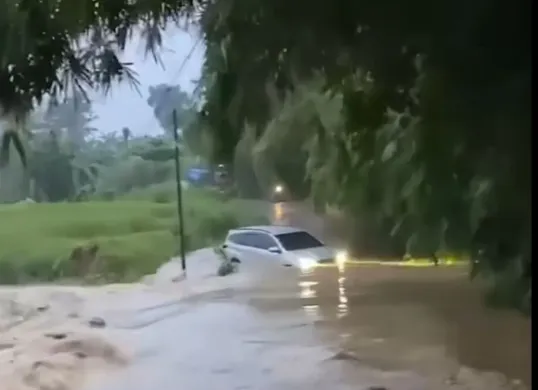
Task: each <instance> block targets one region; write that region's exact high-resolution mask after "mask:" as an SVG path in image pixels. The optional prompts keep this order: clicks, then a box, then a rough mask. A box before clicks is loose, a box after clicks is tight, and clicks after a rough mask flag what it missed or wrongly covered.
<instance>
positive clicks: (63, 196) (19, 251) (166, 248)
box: [0, 101, 267, 284]
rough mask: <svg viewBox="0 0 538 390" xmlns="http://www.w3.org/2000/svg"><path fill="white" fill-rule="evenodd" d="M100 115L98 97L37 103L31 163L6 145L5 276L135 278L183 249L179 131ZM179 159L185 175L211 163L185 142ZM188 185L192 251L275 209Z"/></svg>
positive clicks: (9, 280)
mask: <svg viewBox="0 0 538 390" xmlns="http://www.w3.org/2000/svg"><path fill="white" fill-rule="evenodd" d="M81 103H83V102H81ZM66 106H67V107H66ZM92 118H94V114H93V112H92V108H91V104H79V105H78V106H77V107H76V108H75V104H74V102H72V101H68V102H66V103H65V104H63V105H59V106H57V107H55V108H52V110H51V111H46V112H44V113H41V115H39V114H38V113H36V114H34V116H33V118H32V120H31V121H28V122H27V126H28V128H27V130H26V133H25V138H24V151H25V154H26V166H24V165H23V164H22V162H21V160H20V158H19V155H18V154H17V153H15V152H16V149H15V147H14V145H11V147H10V149H9V150H8V152H10V153H9V156H8V157H9V158H8V159H7V160H5V164H4V165H3V167H2V168H1V169H0V284H13V283H33V282H51V281H58V280H61V281H69V280H71V281H79V282H80V281H85V282H91V283H100V282H106V281H133V280H137V279H138V278H140V277H141V276H143V275H146V274H149V273H153V272H155V270H156V269H157V268H158V266H159V265H160V264H162V263H163V262H166V261H168V260H169V259H170V258H171V257H172V256H175V255H177V254H179V249H180V248H179V239H178V233H179V225H178V216H177V201H176V200H177V195H176V191H177V190H176V182H175V180H174V172H175V171H174V161H173V144H172V142H171V139H172V137H171V136H170V134H166V133H165V134H159V135H156V136H138V137H137V136H132V135H131V133H130V130H129V129H125V128H124V129H120V130H119V131H117V132H112V133H108V134H102V133H100V132H98V131H97V129H94V128H91V127H90V123H91V119H92ZM73 123H76V124H78V125H79V126H78V127H76V126H73ZM62 128H64V130H58V129H62ZM181 163H182V165H183V172H182V174H183V177H185V172H186V171H187V170H188V169H189V168H191V167H193V166H199V165H200V164H201V165H204V164H203V161H200V158H197V157H196V156H194V155H193V154H192V152H191V151H190V149H189V148H188V145H187V144H186V143H183V148H182V151H181ZM182 187H183V195H184V197H183V208H184V221H185V236H186V237H185V244H186V248H185V249H186V251H191V250H195V249H199V248H202V247H205V246H210V245H212V244H214V243H215V241H217V240H219V239H222V238H223V235H224V234H226V232H227V230H228V229H230V228H233V227H237V226H238V225H240V224H249V223H263V222H265V221H266V219H267V218H266V215H265V214H264V213H266V211H265V210H262V209H259V208H258V207H256V205H255V203H252V202H250V201H248V200H240V199H230V200H226V199H223V198H222V197H221V196H220V195H219V194H218V192H217V191H215V190H214V189H212V188H211V187H210V186H205V187H201V188H195V187H192V186H189V184H188V183H187V182H186V181H183V182H182Z"/></svg>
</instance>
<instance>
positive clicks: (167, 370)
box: [90, 205, 530, 390]
mask: <svg viewBox="0 0 538 390" xmlns="http://www.w3.org/2000/svg"><path fill="white" fill-rule="evenodd" d="M273 211H274V213H275V214H274V215H275V216H276V217H277V219H278V221H276V222H279V223H291V224H295V225H299V226H306V225H308V226H309V230H311V231H312V232H313V233H314V234H317V235H323V234H324V233H326V232H324V226H323V223H322V221H320V220H319V219H317V218H316V217H315V216H314V215H312V214H309V213H308V210H306V209H303V208H302V206H300V205H298V206H297V205H291V206H290V205H280V206H275V208H274V209H273ZM210 257H211V256H210V254H209V255H208V253H207V252H205V253H204V252H203V251H202V252H200V253H198V254H194V257H192V258H190V259H189V270H190V273H189V278H188V280H187V281H183V282H181V283H177V284H175V285H171V286H169V287H168V288H165V289H164V290H163V291H162V292H163V293H164V294H163V295H162V297H161V298H159V299H157V298H155V299H154V300H148V301H147V302H144V305H143V306H144V307H145V308H142V302H140V305H141V306H140V307H139V309H138V310H135V311H131V312H130V314H125V313H124V314H122V315H116V316H115V318H109V319H108V320H109V324H110V325H111V326H112V327H117V328H123V329H125V330H126V332H128V336H127V338H130V339H131V340H132V341H131V343H130V344H131V345H132V348H133V352H134V355H135V358H134V360H133V363H132V365H131V366H130V367H129V368H127V372H125V371H122V372H118V373H117V376H116V377H115V378H111V379H110V378H109V380H107V381H106V383H105V382H101V383H99V384H97V383H96V384H94V386H92V387H90V390H123V389H129V390H146V389H148V390H154V389H159V390H168V389H174V390H175V389H178V388H181V389H187V390H198V389H203V390H207V389H210V388H214V387H217V386H218V387H220V388H223V389H226V390H227V389H230V390H235V389H237V390H239V389H242V390H247V389H260V390H265V389H267V390H273V389H274V390H277V389H278V390H281V389H282V390H286V389H290V390H291V389H296V390H301V389H309V390H312V389H314V390H315V389H323V390H325V389H334V390H339V389H343V390H347V389H359V390H361V389H368V387H369V386H385V387H386V388H388V389H398V390H406V389H409V390H435V389H473V390H480V389H484V390H485V389H487V390H495V389H500V388H508V387H501V386H500V382H502V381H503V380H504V379H503V378H500V377H499V376H498V375H494V374H487V375H476V373H475V372H473V371H470V370H467V371H465V370H461V369H460V366H461V365H466V366H470V367H472V368H476V369H481V370H487V371H489V370H495V371H500V372H502V373H504V374H506V375H508V376H510V377H512V378H521V379H524V380H526V381H528V382H530V321H526V320H524V319H521V318H520V317H517V316H514V315H512V314H510V313H508V314H507V313H499V312H494V311H489V310H486V309H484V308H483V307H482V305H481V302H480V295H479V290H478V289H477V288H476V286H473V285H471V284H470V283H468V282H467V279H466V276H465V270H464V269H458V268H423V269H417V268H414V269H409V268H396V267H353V268H350V267H348V268H347V269H345V270H343V271H339V270H337V269H335V268H323V269H318V270H316V271H315V272H313V273H310V274H300V273H299V272H298V271H296V270H290V269H289V268H283V267H274V268H273V267H269V268H267V267H265V268H259V267H257V266H252V265H249V264H242V266H241V267H242V269H241V271H240V272H239V273H238V274H236V275H232V276H229V277H226V278H216V277H214V276H213V275H214V262H212V261H208V258H210ZM172 268H173V267H172ZM176 270H177V267H176ZM173 272H174V270H173V269H171V270H167V271H166V272H165V273H164V276H165V277H166V274H169V273H173ZM164 296H166V297H167V298H166V299H164V298H163V297H164ZM112 317H113V316H112ZM411 372H412V373H411ZM458 373H459V374H458Z"/></svg>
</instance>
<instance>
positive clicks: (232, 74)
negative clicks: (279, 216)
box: [202, 0, 531, 308]
mask: <svg viewBox="0 0 538 390" xmlns="http://www.w3.org/2000/svg"><path fill="white" fill-rule="evenodd" d="M223 4H225V6H224V5H223ZM306 10H307V11H306ZM530 14H531V3H530V1H528V0H517V1H512V2H507V1H505V0H473V1H465V2H464V1H455V2H454V1H449V0H441V1H437V2H433V3H432V2H427V1H424V0H414V1H411V2H396V1H389V0H386V1H381V2H379V1H376V2H373V1H360V2H345V1H335V2H331V3H327V2H308V3H306V2H303V1H299V2H297V1H295V2H283V1H281V0H277V1H271V2H269V1H263V0H257V1H247V0H236V1H221V2H217V3H215V4H213V5H212V6H210V7H208V8H207V9H206V10H205V12H204V14H203V17H202V26H203V29H204V33H205V35H204V36H205V39H206V62H205V64H204V78H205V79H206V80H209V83H208V84H209V87H208V88H207V90H206V93H205V99H206V104H205V107H204V115H205V117H206V121H207V122H208V123H209V124H210V125H211V128H212V129H213V131H214V134H215V137H217V142H216V144H217V145H218V148H217V150H216V153H219V154H220V155H222V156H229V157H231V156H232V155H233V150H234V147H235V145H236V144H237V142H238V141H239V140H240V139H241V133H242V131H244V129H246V128H252V127H253V128H254V129H255V130H254V131H255V134H256V137H257V138H258V139H259V141H258V144H257V145H258V146H257V148H258V149H259V151H263V153H262V154H263V155H264V156H265V157H266V158H267V156H271V153H272V154H273V157H272V159H273V161H278V160H279V159H283V158H286V153H285V152H279V148H284V149H287V147H288V145H299V144H302V145H303V150H306V151H307V157H306V158H304V164H305V166H306V167H307V171H308V178H309V179H310V180H311V182H312V190H313V192H314V194H315V195H316V196H317V197H319V196H321V197H322V198H324V201H331V202H336V203H338V204H339V205H340V206H341V207H342V208H344V209H346V210H348V211H349V213H348V214H351V215H354V216H355V217H356V219H359V220H360V219H362V220H364V219H366V221H367V225H368V226H369V227H377V229H378V230H379V232H378V235H379V234H380V235H384V236H385V237H386V239H385V240H384V241H385V242H387V240H388V241H389V242H391V243H393V244H395V245H396V248H397V247H398V246H400V247H401V246H402V245H403V247H407V249H410V250H411V249H413V248H415V250H420V251H426V252H428V251H429V252H434V251H436V250H452V251H462V252H467V253H471V254H472V255H473V258H475V259H476V260H480V261H475V262H474V263H473V264H474V267H475V268H476V269H475V270H474V271H477V272H478V273H481V274H482V275H492V276H491V277H492V278H493V280H494V281H495V283H494V286H496V287H499V286H502V289H503V291H504V292H503V294H497V293H498V289H497V290H496V293H495V294H497V296H498V297H502V298H503V299H504V300H505V302H503V303H507V304H516V305H517V306H519V307H521V308H525V307H527V308H528V307H529V302H530V291H531V287H530V285H531V282H530V281H531V276H530V267H531V266H530V264H531V238H530V236H531V170H530V162H531V161H530V160H531V148H530V141H531V135H530V134H531V131H530V126H531V109H530V101H531V100H530V93H531V92H530V85H531V58H530V57H531V49H530V45H531V34H530V29H531V27H530V26H531V21H530V20H531V19H530ZM215 15H218V17H216V16H215ZM312 80H315V81H318V82H320V83H321V84H320V85H319V86H312V84H311V83H312ZM320 80H321V81H320ZM305 86H306V87H305ZM279 104H280V106H279ZM331 105H332V106H331ZM245 124H248V126H245ZM290 148H293V146H290ZM327 190H329V193H327ZM395 242H396V243H395ZM398 243H400V244H398ZM474 273H475V272H473V274H474ZM501 280H502V282H501Z"/></svg>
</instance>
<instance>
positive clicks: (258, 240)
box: [253, 233, 276, 250]
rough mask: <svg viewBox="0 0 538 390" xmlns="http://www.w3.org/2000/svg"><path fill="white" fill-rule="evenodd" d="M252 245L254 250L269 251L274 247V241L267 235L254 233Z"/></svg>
mask: <svg viewBox="0 0 538 390" xmlns="http://www.w3.org/2000/svg"><path fill="white" fill-rule="evenodd" d="M253 244H254V247H255V248H258V249H265V250H267V249H269V248H271V247H272V246H276V242H275V240H274V239H273V238H272V237H271V236H270V235H268V234H265V233H254V236H253Z"/></svg>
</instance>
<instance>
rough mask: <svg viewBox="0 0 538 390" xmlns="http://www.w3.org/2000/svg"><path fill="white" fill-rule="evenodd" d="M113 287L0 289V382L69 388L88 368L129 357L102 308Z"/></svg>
mask: <svg viewBox="0 0 538 390" xmlns="http://www.w3.org/2000/svg"><path fill="white" fill-rule="evenodd" d="M117 290H118V289H117V288H115V287H114V286H109V287H105V288H100V289H95V288H88V289H84V288H77V287H54V286H32V287H30V286H27V287H20V288H15V287H9V288H7V287H4V288H1V289H0V383H2V389H5V390H34V389H39V390H41V389H47V390H69V389H75V388H77V387H76V386H77V385H78V384H79V383H81V382H84V381H85V379H86V377H87V376H88V374H89V373H91V375H92V376H96V375H101V374H104V373H106V372H107V371H108V370H111V369H114V368H116V367H123V366H125V365H126V364H127V363H128V361H129V355H128V352H127V351H128V349H127V348H125V345H122V340H121V335H118V334H117V333H115V332H114V331H113V330H111V329H108V328H107V323H106V321H105V320H104V319H103V317H102V316H103V313H102V310H103V309H105V308H106V302H107V301H109V300H110V299H109V298H108V297H109V295H110V294H114V293H115V292H116V291H117Z"/></svg>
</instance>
